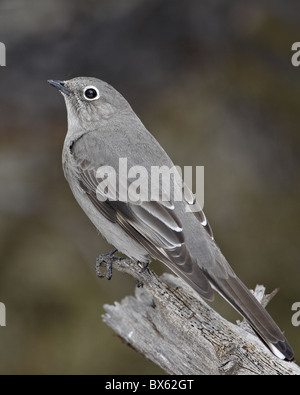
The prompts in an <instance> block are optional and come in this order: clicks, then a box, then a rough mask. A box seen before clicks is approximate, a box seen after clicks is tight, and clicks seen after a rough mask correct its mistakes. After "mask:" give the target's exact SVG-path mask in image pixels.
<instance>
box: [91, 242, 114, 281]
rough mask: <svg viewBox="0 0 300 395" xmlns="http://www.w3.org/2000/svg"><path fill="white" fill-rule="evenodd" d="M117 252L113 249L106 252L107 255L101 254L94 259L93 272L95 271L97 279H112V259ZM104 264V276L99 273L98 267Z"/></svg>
mask: <svg viewBox="0 0 300 395" xmlns="http://www.w3.org/2000/svg"><path fill="white" fill-rule="evenodd" d="M117 251H118V250H117V249H116V248H115V249H114V250H112V251H110V252H108V253H107V254H101V255H99V256H98V258H96V265H95V270H96V274H97V276H98V277H99V278H104V277H106V278H107V279H108V280H110V279H111V278H112V260H113V258H114V254H115V253H116V252H117ZM103 262H105V263H106V269H107V272H106V276H104V275H103V274H102V273H101V272H100V267H101V264H102V263H103Z"/></svg>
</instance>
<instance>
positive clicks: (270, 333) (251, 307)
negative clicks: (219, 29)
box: [209, 275, 294, 361]
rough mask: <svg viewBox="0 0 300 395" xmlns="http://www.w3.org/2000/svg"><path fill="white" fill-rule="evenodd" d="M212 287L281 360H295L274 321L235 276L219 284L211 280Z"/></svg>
mask: <svg viewBox="0 0 300 395" xmlns="http://www.w3.org/2000/svg"><path fill="white" fill-rule="evenodd" d="M209 280H210V282H211V284H212V286H213V287H214V288H215V289H216V290H217V291H218V292H219V293H220V294H221V296H223V297H224V298H225V299H226V300H227V301H228V302H229V303H230V304H231V305H232V306H233V307H234V308H235V309H236V310H237V311H238V312H239V313H240V314H241V315H242V316H243V317H245V318H246V320H247V321H248V322H249V323H250V325H251V327H252V328H253V329H254V331H255V332H256V333H257V334H258V336H259V337H260V338H261V339H262V340H263V342H264V343H265V344H266V345H267V346H268V347H269V348H270V350H271V351H272V352H273V353H274V354H275V355H276V356H277V357H279V358H281V359H286V360H288V361H293V360H294V353H293V350H292V348H291V346H290V345H289V343H288V341H287V340H286V338H285V337H284V335H283V333H282V332H281V330H280V329H279V328H278V326H277V325H276V323H275V322H274V320H273V319H272V318H271V316H270V315H269V313H268V312H267V311H266V310H265V309H264V307H263V306H262V305H261V304H260V303H259V302H258V300H257V299H256V298H255V296H254V295H253V294H252V293H251V292H250V291H249V290H248V288H247V287H246V286H245V285H244V284H243V283H242V282H241V280H240V279H239V278H238V277H236V276H235V275H234V276H229V277H228V278H226V279H225V278H224V279H222V280H221V281H220V279H218V281H217V283H216V282H214V281H213V279H211V278H210V279H209Z"/></svg>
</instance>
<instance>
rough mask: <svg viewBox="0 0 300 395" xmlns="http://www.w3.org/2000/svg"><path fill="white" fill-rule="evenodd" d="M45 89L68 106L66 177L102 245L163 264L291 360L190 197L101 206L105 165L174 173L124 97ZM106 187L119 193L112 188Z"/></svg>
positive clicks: (94, 84) (79, 86)
mask: <svg viewBox="0 0 300 395" xmlns="http://www.w3.org/2000/svg"><path fill="white" fill-rule="evenodd" d="M48 82H49V83H50V84H51V85H53V86H54V87H55V88H58V89H59V91H60V92H61V93H62V95H63V97H64V99H65V103H66V107H67V114H68V132H67V135H66V138H65V142H64V148H63V154H62V161H63V169H64V174H65V177H66V179H67V181H68V182H69V185H70V188H71V190H72V192H73V194H74V196H75V198H76V200H77V201H78V203H79V205H80V206H81V207H82V209H83V210H84V211H85V213H86V214H87V216H88V217H89V218H90V220H91V221H92V223H93V224H94V225H95V226H96V228H97V229H98V230H99V231H100V232H101V234H102V235H103V236H104V237H105V238H106V239H107V241H108V242H109V243H110V244H112V245H114V246H115V248H116V249H117V250H119V251H120V252H122V253H124V254H125V255H127V256H128V257H130V258H133V259H135V260H137V261H139V262H141V263H144V264H145V265H147V264H148V262H149V258H150V257H152V258H154V259H157V260H159V261H161V262H163V263H164V264H165V265H167V266H168V267H169V268H170V269H171V270H172V271H173V272H175V273H176V274H177V275H178V276H180V277H181V278H182V279H183V280H185V281H186V282H187V283H188V284H189V285H190V286H191V287H192V288H193V289H194V290H196V292H198V293H199V294H200V295H201V296H203V297H204V298H206V299H208V300H213V296H214V290H216V291H218V292H219V293H220V294H221V295H222V296H223V297H224V298H225V299H226V300H227V301H228V302H229V303H230V304H231V305H232V306H233V307H234V308H235V309H236V310H237V311H238V312H239V313H240V314H241V315H242V316H243V317H245V318H246V319H247V320H248V321H249V323H250V325H251V326H252V328H253V329H254V330H255V332H256V333H257V334H258V336H259V337H260V338H261V339H262V341H263V342H264V343H265V344H266V345H267V346H268V347H269V348H270V349H271V351H272V352H273V353H274V354H275V355H276V356H277V357H279V358H281V359H286V360H289V361H291V360H293V359H294V354H293V351H292V349H291V347H290V345H289V344H288V342H287V340H286V339H285V337H284V335H283V334H282V332H281V331H280V329H279V328H278V326H277V325H276V324H275V322H274V321H273V319H272V318H271V317H270V315H269V314H268V313H267V311H266V310H265V309H264V308H263V307H262V306H261V304H260V303H259V302H258V301H257V300H256V298H255V297H254V296H253V295H252V294H251V292H250V291H249V290H248V289H247V287H246V286H245V285H244V284H243V283H242V282H241V280H240V279H239V278H238V277H237V276H236V274H235V273H234V272H233V270H232V269H231V267H230V266H229V264H228V262H227V261H226V259H225V258H224V256H223V254H222V253H221V251H220V249H219V248H218V246H217V244H216V242H215V240H214V238H213V234H212V231H211V228H210V226H209V223H208V221H207V220H206V218H205V215H204V213H203V211H202V210H201V209H200V208H199V210H198V211H194V212H191V211H189V210H187V208H188V206H189V205H195V201H194V200H193V198H191V197H190V196H188V194H187V195H186V194H185V195H184V198H183V199H182V200H181V201H175V200H172V199H170V200H168V199H167V200H165V199H163V198H162V197H161V199H157V200H156V201H151V200H148V201H147V200H144V201H139V200H138V201H132V200H130V199H128V201H124V199H119V198H118V196H119V195H118V191H117V193H116V196H117V197H116V199H112V198H108V199H106V200H105V196H102V195H101V191H100V192H99V189H97V188H98V185H99V182H100V181H99V177H98V174H97V170H98V169H99V168H101V167H102V166H110V167H111V168H113V169H115V172H116V175H117V176H118V174H119V172H120V169H119V159H120V158H127V161H128V168H131V167H133V166H143V167H144V168H145V169H147V171H148V172H149V174H150V173H151V167H152V166H160V167H161V166H167V167H168V168H171V167H173V166H174V164H173V163H172V161H171V159H170V158H169V156H168V155H167V153H166V152H165V151H164V150H163V148H162V147H161V146H160V144H159V143H158V142H157V141H156V139H155V138H154V137H153V136H152V135H151V134H150V133H149V132H148V130H147V129H146V128H145V126H144V125H143V124H142V122H141V121H140V119H139V118H138V117H137V115H136V114H135V113H134V111H133V110H132V108H131V107H130V105H129V103H128V102H127V101H126V100H125V99H124V97H123V96H122V95H121V94H120V93H119V92H117V91H116V90H115V89H114V88H113V87H111V86H110V85H109V84H107V83H105V82H103V81H101V80H99V79H96V78H88V77H79V78H73V79H71V80H68V81H57V80H49V81H48ZM122 182H123V181H122V180H121V183H122ZM124 182H126V183H128V182H129V181H128V180H126V181H124ZM174 184H175V182H174ZM179 185H180V183H179V184H178V185H176V186H175V187H176V188H179V187H180V186H179ZM182 185H183V184H181V187H182ZM107 187H110V188H111V189H114V188H115V189H118V187H116V185H113V183H110V184H109V183H108V185H107ZM119 188H120V186H119ZM159 188H163V187H159ZM160 192H162V194H163V193H164V191H163V190H161V191H160ZM99 194H100V195H101V196H100V195H99Z"/></svg>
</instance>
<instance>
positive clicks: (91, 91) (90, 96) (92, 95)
mask: <svg viewBox="0 0 300 395" xmlns="http://www.w3.org/2000/svg"><path fill="white" fill-rule="evenodd" d="M83 95H84V98H85V99H86V100H89V101H92V100H97V99H99V97H100V93H99V90H98V89H97V88H96V87H95V86H92V85H89V86H86V87H85V88H84V90H83Z"/></svg>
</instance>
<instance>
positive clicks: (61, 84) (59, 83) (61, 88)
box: [47, 80, 71, 95]
mask: <svg viewBox="0 0 300 395" xmlns="http://www.w3.org/2000/svg"><path fill="white" fill-rule="evenodd" d="M47 82H49V84H50V85H52V86H54V88H57V89H58V90H59V91H60V92H62V93H65V94H66V95H70V94H71V91H70V89H68V88H67V87H66V86H65V83H64V81H59V80H48V81H47Z"/></svg>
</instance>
